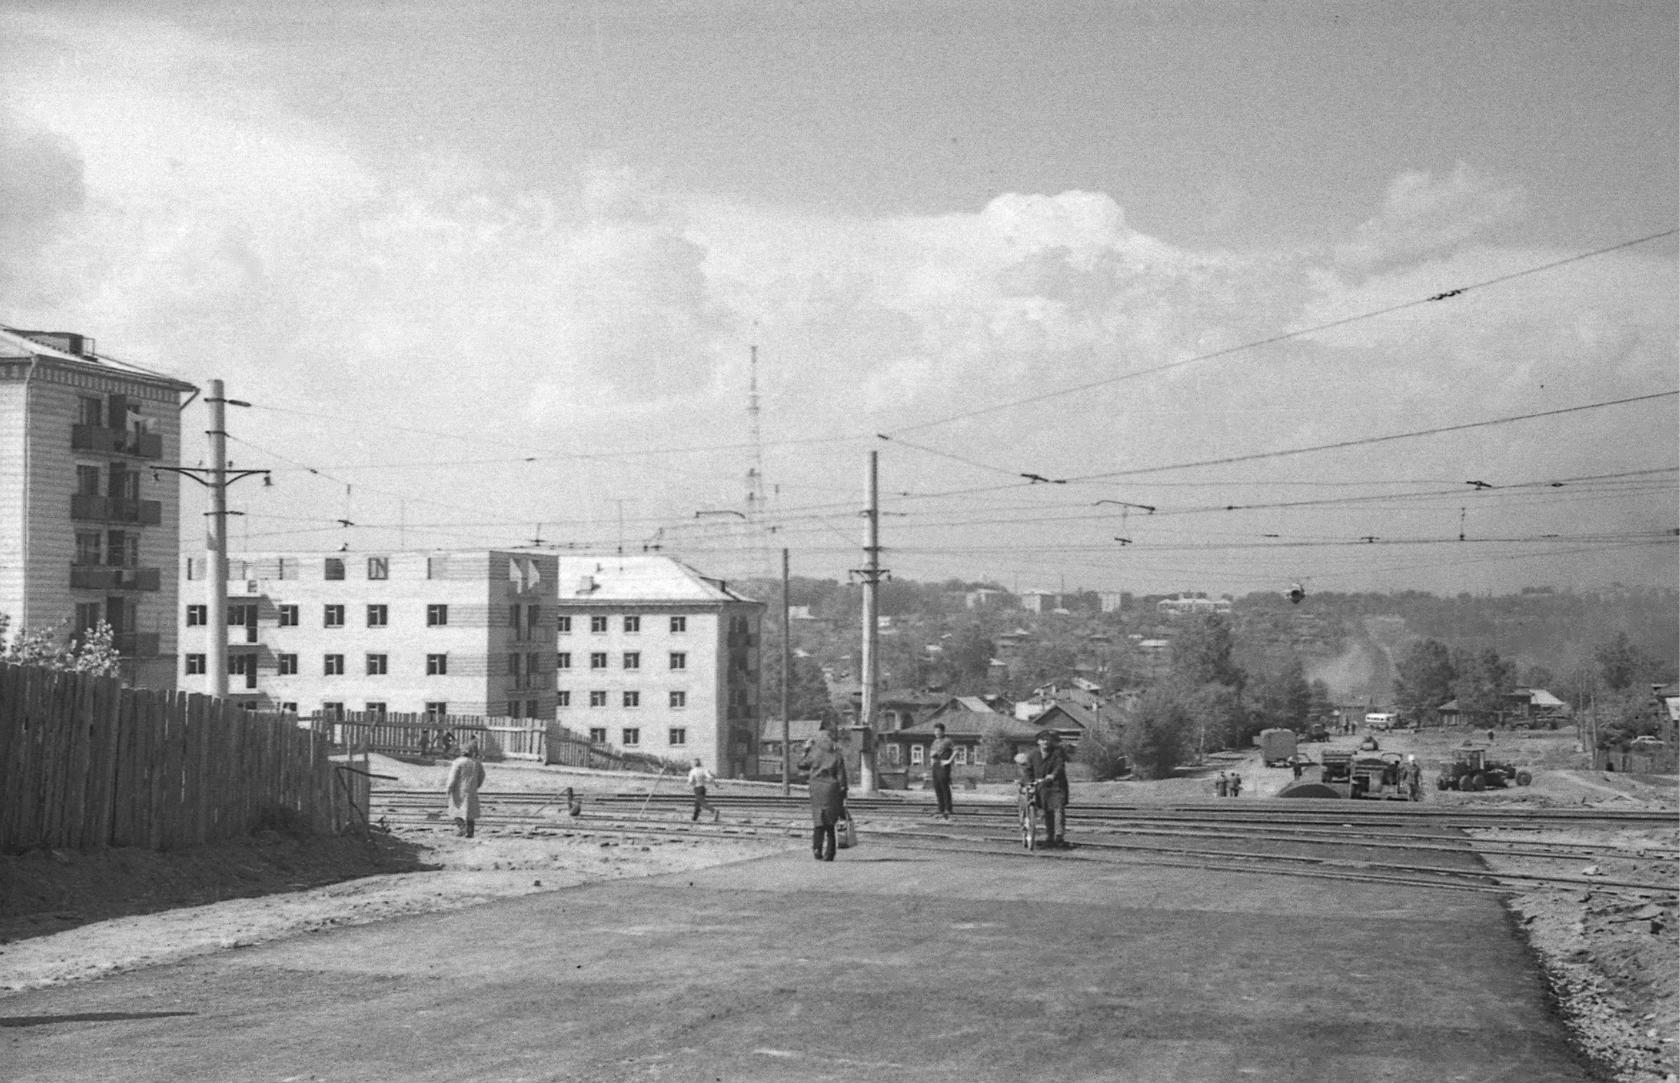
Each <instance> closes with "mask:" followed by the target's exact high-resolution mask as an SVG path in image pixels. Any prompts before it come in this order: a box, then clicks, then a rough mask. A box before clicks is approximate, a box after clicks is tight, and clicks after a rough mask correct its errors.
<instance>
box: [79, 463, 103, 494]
mask: <svg viewBox="0 0 1680 1083" xmlns="http://www.w3.org/2000/svg"><path fill="white" fill-rule="evenodd" d="M76 492H77V493H79V494H80V495H82V496H98V495H99V467H97V466H78V467H76Z"/></svg>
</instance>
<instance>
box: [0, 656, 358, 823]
mask: <svg viewBox="0 0 1680 1083" xmlns="http://www.w3.org/2000/svg"><path fill="white" fill-rule="evenodd" d="M330 752H331V749H330V748H329V746H328V743H327V741H326V740H325V739H324V738H323V737H322V736H321V735H319V734H316V733H314V732H312V731H311V730H309V729H308V728H300V727H299V726H298V724H297V720H296V719H295V718H292V717H290V716H279V715H258V714H253V713H251V712H249V711H245V710H242V709H240V708H237V707H234V706H232V705H231V704H229V703H228V702H226V701H224V700H217V699H214V698H212V697H209V696H204V695H198V694H191V695H189V694H184V693H177V692H160V691H155V690H151V689H139V688H124V687H122V686H121V685H120V684H119V683H118V682H117V681H116V680H115V679H113V678H106V677H90V676H87V675H85V674H76V673H60V672H57V671H54V670H48V669H41V668H37V667H32V666H14V665H0V852H7V853H15V852H18V851H21V850H25V849H30V848H34V847H43V846H44V847H53V848H58V849H76V850H98V849H102V848H104V847H107V846H137V847H143V848H146V849H151V850H174V849H182V848H185V847H189V846H194V845H198V844H200V843H205V842H212V841H216V840H219V839H229V838H236V837H240V836H243V835H248V834H251V833H252V832H253V831H255V830H258V829H260V828H262V827H264V826H269V825H272V826H285V827H290V826H293V825H297V826H303V827H307V828H308V829H310V830H313V831H315V832H319V833H332V834H336V833H337V832H339V831H342V830H344V829H346V828H348V827H353V826H364V827H365V818H364V817H365V810H366V809H367V807H368V806H367V802H368V796H369V785H370V780H369V778H368V776H367V775H366V773H365V771H357V770H354V769H353V768H351V767H349V766H348V765H346V764H341V763H337V762H335V761H334V760H333V759H332V757H331V755H330Z"/></svg>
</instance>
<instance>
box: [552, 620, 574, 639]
mask: <svg viewBox="0 0 1680 1083" xmlns="http://www.w3.org/2000/svg"><path fill="white" fill-rule="evenodd" d="M555 624H556V626H557V627H558V628H559V631H560V634H561V635H563V636H569V635H571V634H572V618H571V617H565V616H562V617H556V618H555Z"/></svg>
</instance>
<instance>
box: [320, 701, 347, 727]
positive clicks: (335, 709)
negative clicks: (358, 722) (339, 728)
mask: <svg viewBox="0 0 1680 1083" xmlns="http://www.w3.org/2000/svg"><path fill="white" fill-rule="evenodd" d="M321 716H322V717H323V718H330V719H331V720H333V721H334V722H342V721H344V704H343V703H341V702H339V701H337V700H330V699H329V700H326V701H325V702H323V703H322V704H321Z"/></svg>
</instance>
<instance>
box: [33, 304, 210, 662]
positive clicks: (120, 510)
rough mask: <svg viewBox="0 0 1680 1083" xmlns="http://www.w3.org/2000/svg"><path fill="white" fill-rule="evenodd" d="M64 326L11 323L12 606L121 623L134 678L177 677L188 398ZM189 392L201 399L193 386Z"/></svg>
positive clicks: (122, 646) (79, 620)
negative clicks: (31, 327) (27, 327)
mask: <svg viewBox="0 0 1680 1083" xmlns="http://www.w3.org/2000/svg"><path fill="white" fill-rule="evenodd" d="M196 393H197V389H196V388H194V387H193V385H191V384H188V383H184V382H182V381H180V380H176V379H174V378H172V377H169V376H163V375H160V374H158V373H155V372H148V371H146V370H145V369H142V368H138V367H136V366H134V365H130V364H127V363H124V362H119V361H115V360H113V359H111V358H108V357H101V356H100V355H99V354H98V353H96V352H95V349H94V341H93V340H92V339H90V338H87V337H85V336H83V335H80V334H75V333H72V332H63V331H52V332H45V331H22V330H16V329H13V328H0V613H5V614H6V615H8V616H9V617H10V618H11V620H12V631H14V632H16V631H17V630H18V629H19V628H28V629H30V630H38V631H44V630H56V629H58V628H59V627H60V626H63V627H64V628H65V630H67V631H68V632H70V633H72V634H74V633H75V632H78V631H80V630H82V629H85V628H90V627H93V626H94V625H97V624H98V623H100V622H101V621H104V622H106V623H108V624H110V626H111V629H112V630H113V631H114V632H115V633H116V646H117V649H118V651H119V652H120V653H121V655H122V677H123V679H124V680H125V681H127V682H128V683H130V684H133V685H139V686H143V687H149V688H163V689H168V688H173V687H174V686H175V674H176V659H175V650H176V643H175V631H176V592H177V585H178V584H177V579H176V574H177V572H176V569H177V565H176V555H177V553H178V552H179V550H180V484H179V478H178V477H177V476H176V475H174V474H172V473H161V474H160V473H155V472H154V470H153V469H151V468H153V467H162V466H169V467H174V466H178V465H179V464H180V459H181V420H180V418H181V409H182V407H183V406H184V402H183V396H190V395H194V394H196ZM186 401H191V400H190V398H189V399H187V400H186Z"/></svg>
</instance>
